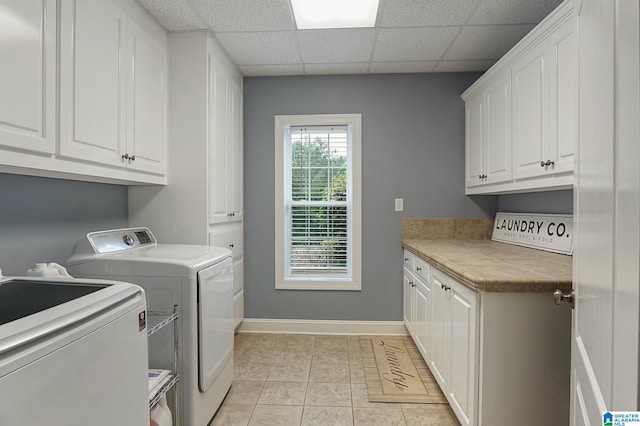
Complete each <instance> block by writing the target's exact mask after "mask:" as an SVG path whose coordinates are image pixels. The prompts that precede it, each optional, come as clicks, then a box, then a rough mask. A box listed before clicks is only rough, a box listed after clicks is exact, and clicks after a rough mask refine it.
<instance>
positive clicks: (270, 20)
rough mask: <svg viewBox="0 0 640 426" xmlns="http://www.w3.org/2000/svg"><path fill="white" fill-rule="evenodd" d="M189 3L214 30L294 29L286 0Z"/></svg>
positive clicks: (195, 1) (211, 0)
mask: <svg viewBox="0 0 640 426" xmlns="http://www.w3.org/2000/svg"><path fill="white" fill-rule="evenodd" d="M183 1H184V0H183ZM191 3H192V4H193V6H194V7H195V8H196V9H197V10H198V11H199V12H200V14H201V15H202V18H203V19H204V20H205V21H206V22H207V23H208V24H209V25H210V27H211V30H212V31H213V32H218V31H225V32H226V31H284V30H294V29H295V24H294V22H293V15H292V13H291V10H290V8H289V2H288V1H287V0H258V1H256V0H191Z"/></svg>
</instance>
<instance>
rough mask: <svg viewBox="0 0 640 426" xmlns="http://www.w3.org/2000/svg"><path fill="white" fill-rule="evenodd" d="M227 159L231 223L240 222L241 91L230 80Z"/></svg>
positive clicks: (236, 84)
mask: <svg viewBox="0 0 640 426" xmlns="http://www.w3.org/2000/svg"><path fill="white" fill-rule="evenodd" d="M230 86H231V87H230V89H231V93H230V101H231V106H230V108H231V111H230V112H231V114H230V117H229V119H230V122H229V125H230V135H229V145H230V146H229V151H228V154H229V157H230V158H229V159H228V162H229V164H230V165H231V173H230V176H229V185H230V189H229V191H228V197H229V208H230V213H231V214H232V216H231V218H230V219H231V220H232V221H240V220H242V89H241V88H240V86H239V85H238V83H236V82H235V81H233V80H232V79H231V78H230Z"/></svg>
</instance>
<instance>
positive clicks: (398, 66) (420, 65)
mask: <svg viewBox="0 0 640 426" xmlns="http://www.w3.org/2000/svg"><path fill="white" fill-rule="evenodd" d="M437 63H438V61H425V62H372V63H371V66H370V67H369V72H372V73H406V72H431V71H433V68H434V67H435V65H436V64H437Z"/></svg>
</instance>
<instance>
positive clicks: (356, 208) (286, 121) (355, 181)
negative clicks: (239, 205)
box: [274, 114, 362, 291]
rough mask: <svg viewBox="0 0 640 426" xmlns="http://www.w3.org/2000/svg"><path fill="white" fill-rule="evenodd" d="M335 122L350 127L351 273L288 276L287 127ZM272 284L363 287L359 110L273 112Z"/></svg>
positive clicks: (279, 287)
mask: <svg viewBox="0 0 640 426" xmlns="http://www.w3.org/2000/svg"><path fill="white" fill-rule="evenodd" d="M331 125H334V126H338V125H347V126H350V128H351V138H352V139H351V146H350V157H349V158H348V167H349V168H350V169H351V185H352V194H351V195H352V196H351V198H352V199H351V203H350V208H351V215H350V220H349V223H350V224H351V229H350V239H351V241H350V243H351V244H350V247H351V253H350V259H351V275H350V277H346V278H345V277H340V278H338V277H331V276H330V275H325V276H322V278H318V276H314V277H302V276H296V277H288V276H287V271H286V269H287V268H286V262H287V253H286V243H287V239H286V235H287V226H288V225H287V215H286V214H285V205H286V203H285V202H286V201H287V200H285V197H286V194H287V192H288V191H287V189H286V173H285V166H286V163H285V161H286V158H288V154H287V153H286V152H285V149H286V147H287V144H286V139H285V138H286V135H287V131H286V130H287V129H288V128H290V127H295V126H309V127H313V126H331ZM274 195H275V197H274V200H275V288H276V289H277V290H352V291H353V290H356V291H358V290H361V289H362V279H361V277H362V271H361V269H362V260H361V259H362V255H361V254H362V233H361V228H362V225H361V223H362V220H361V219H362V211H361V205H362V114H311V115H276V116H275V194H274Z"/></svg>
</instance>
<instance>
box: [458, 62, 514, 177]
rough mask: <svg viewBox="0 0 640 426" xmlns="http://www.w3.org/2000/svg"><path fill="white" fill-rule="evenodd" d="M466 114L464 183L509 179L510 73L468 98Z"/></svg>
mask: <svg viewBox="0 0 640 426" xmlns="http://www.w3.org/2000/svg"><path fill="white" fill-rule="evenodd" d="M465 116H466V118H465V119H466V125H465V130H466V136H465V145H466V152H467V155H466V179H465V181H466V185H467V187H474V186H478V185H485V184H487V183H494V182H504V181H506V180H509V179H511V75H510V74H509V73H505V74H503V75H502V76H500V77H499V78H497V79H495V80H494V81H492V82H491V84H490V85H489V86H488V87H487V88H486V89H485V90H483V91H480V92H478V93H476V94H475V95H474V96H472V97H470V98H468V100H467V102H466V108H465Z"/></svg>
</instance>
